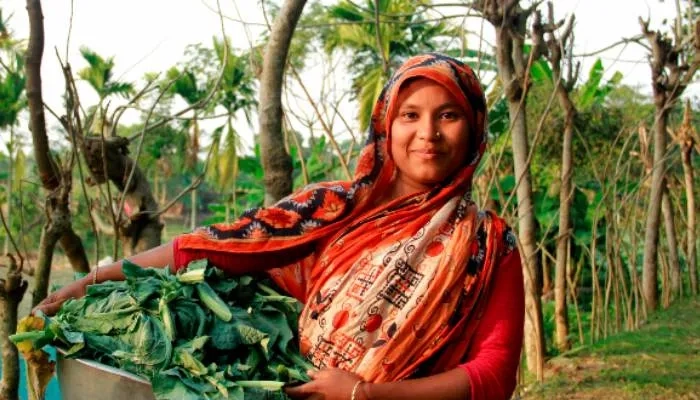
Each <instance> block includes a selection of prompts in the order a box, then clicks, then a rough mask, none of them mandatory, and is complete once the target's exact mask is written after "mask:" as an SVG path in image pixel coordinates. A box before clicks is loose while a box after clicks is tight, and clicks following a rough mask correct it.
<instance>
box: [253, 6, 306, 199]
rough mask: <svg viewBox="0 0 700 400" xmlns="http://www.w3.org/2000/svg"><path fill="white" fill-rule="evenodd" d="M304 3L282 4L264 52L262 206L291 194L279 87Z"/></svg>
mask: <svg viewBox="0 0 700 400" xmlns="http://www.w3.org/2000/svg"><path fill="white" fill-rule="evenodd" d="M305 4H306V0H285V1H284V4H282V8H281V10H280V12H279V14H278V15H277V18H275V21H274V23H273V25H272V31H271V32H270V40H269V42H268V43H267V46H266V48H265V56H264V59H263V70H262V75H261V77H260V106H259V108H258V110H259V111H258V112H259V114H260V156H261V158H262V164H263V170H264V171H265V205H270V204H273V203H275V202H277V201H278V200H280V199H282V198H283V197H284V196H286V195H288V194H289V193H291V192H292V184H293V181H292V159H291V157H290V155H289V154H288V153H287V152H286V151H285V141H284V135H283V134H282V84H283V81H284V71H285V66H286V64H287V54H288V52H289V44H290V42H291V40H292V34H293V33H294V28H295V27H296V24H297V22H298V21H299V17H300V16H301V12H302V10H303V9H304V5H305Z"/></svg>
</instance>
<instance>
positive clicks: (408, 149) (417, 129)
mask: <svg viewBox="0 0 700 400" xmlns="http://www.w3.org/2000/svg"><path fill="white" fill-rule="evenodd" d="M397 101H398V108H397V112H396V116H395V117H394V119H393V121H392V123H391V149H390V151H391V156H392V158H393V159H394V163H395V164H396V168H397V176H396V179H397V180H396V184H397V186H398V187H397V189H398V192H399V193H401V194H402V195H406V194H409V193H415V192H418V191H424V190H427V189H430V188H431V187H433V186H434V185H435V184H437V183H440V182H442V181H443V180H444V179H445V178H447V177H448V176H450V175H451V174H452V173H453V172H455V171H456V170H457V169H458V168H460V167H461V166H463V165H464V163H465V162H466V157H467V153H468V151H467V146H468V136H469V129H468V122H467V117H466V115H465V110H464V109H462V108H461V107H460V106H459V105H458V104H459V103H458V102H457V99H455V98H454V96H452V94H450V92H449V91H448V90H447V89H445V88H444V87H443V86H442V85H440V84H438V83H436V82H434V81H432V80H429V79H424V78H421V79H416V80H412V81H409V82H408V83H407V84H405V85H404V86H403V87H402V88H401V89H400V90H399V94H398V98H397ZM437 132H439V134H438V133H437Z"/></svg>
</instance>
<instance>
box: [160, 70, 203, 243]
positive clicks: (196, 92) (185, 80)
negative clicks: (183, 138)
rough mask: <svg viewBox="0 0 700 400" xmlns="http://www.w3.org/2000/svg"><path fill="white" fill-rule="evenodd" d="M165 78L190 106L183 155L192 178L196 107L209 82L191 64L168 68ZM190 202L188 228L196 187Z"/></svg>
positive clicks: (194, 218) (192, 223)
mask: <svg viewBox="0 0 700 400" xmlns="http://www.w3.org/2000/svg"><path fill="white" fill-rule="evenodd" d="M167 79H168V80H169V81H173V84H172V86H171V88H170V91H171V93H172V94H175V95H177V96H179V97H180V98H182V99H183V100H184V101H185V102H186V103H187V104H188V105H189V106H190V107H192V118H191V119H189V120H187V121H186V122H185V128H186V129H187V130H188V132H189V145H188V146H187V149H186V155H185V169H186V170H187V171H188V172H189V173H190V174H192V177H193V179H194V171H195V169H196V167H197V154H198V153H199V137H200V128H199V120H198V118H199V117H200V114H201V113H202V112H206V111H202V110H201V109H200V107H197V105H198V104H199V103H201V102H202V101H204V99H206V97H207V93H208V88H209V86H210V82H202V81H203V80H202V79H198V77H197V76H196V75H195V68H194V67H193V66H185V67H184V68H183V69H182V70H179V69H178V68H177V67H172V68H170V70H168V73H167ZM190 199H191V202H192V205H191V207H192V208H191V213H190V229H194V228H196V227H197V189H196V188H193V189H192V191H191V192H190Z"/></svg>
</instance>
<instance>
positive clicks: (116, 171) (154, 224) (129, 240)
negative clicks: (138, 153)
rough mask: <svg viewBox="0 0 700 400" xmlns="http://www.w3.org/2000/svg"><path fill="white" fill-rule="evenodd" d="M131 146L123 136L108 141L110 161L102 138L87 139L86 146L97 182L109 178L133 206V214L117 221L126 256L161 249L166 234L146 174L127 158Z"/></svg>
mask: <svg viewBox="0 0 700 400" xmlns="http://www.w3.org/2000/svg"><path fill="white" fill-rule="evenodd" d="M128 145H129V141H128V140H127V139H125V138H122V137H119V136H116V137H110V138H108V139H107V140H105V143H104V153H105V157H106V158H107V159H106V160H103V159H102V138H100V137H86V138H85V142H84V146H83V156H84V158H85V162H86V164H87V166H88V169H89V170H90V174H91V176H92V179H93V181H94V182H95V183H97V184H104V183H106V182H107V181H106V179H109V180H110V181H111V182H112V183H114V185H115V186H116V187H117V189H118V190H119V191H120V192H121V193H122V194H123V195H124V196H126V199H125V202H126V203H127V204H129V205H130V206H131V209H132V213H131V215H129V216H124V218H122V219H121V220H120V221H117V224H118V225H119V235H120V237H121V238H122V240H123V251H124V256H128V255H132V254H136V253H139V252H142V251H144V250H148V249H151V248H153V247H156V246H160V244H161V236H162V232H163V224H162V223H161V222H160V215H159V214H158V211H159V210H158V203H157V202H156V199H155V198H154V197H153V193H152V192H151V186H150V184H149V182H148V179H147V178H146V175H145V174H144V173H143V171H142V170H141V168H139V166H138V165H136V163H134V160H132V159H131V158H130V157H129V156H128V155H127V154H128ZM105 165H106V166H107V173H106V174H105V172H104V166H105ZM132 169H135V170H134V174H133V177H132V179H131V182H130V183H129V186H128V187H127V186H126V185H127V179H128V178H129V174H130V173H131V170H132ZM105 175H106V176H105Z"/></svg>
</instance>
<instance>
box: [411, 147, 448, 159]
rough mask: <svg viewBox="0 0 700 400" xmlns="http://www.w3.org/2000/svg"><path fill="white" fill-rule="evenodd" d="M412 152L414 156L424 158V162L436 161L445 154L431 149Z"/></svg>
mask: <svg viewBox="0 0 700 400" xmlns="http://www.w3.org/2000/svg"><path fill="white" fill-rule="evenodd" d="M411 152H412V153H413V154H415V155H416V157H418V158H422V159H424V160H434V159H436V158H439V157H441V156H442V155H443V153H442V152H441V151H437V150H430V149H424V150H413V151H411Z"/></svg>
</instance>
